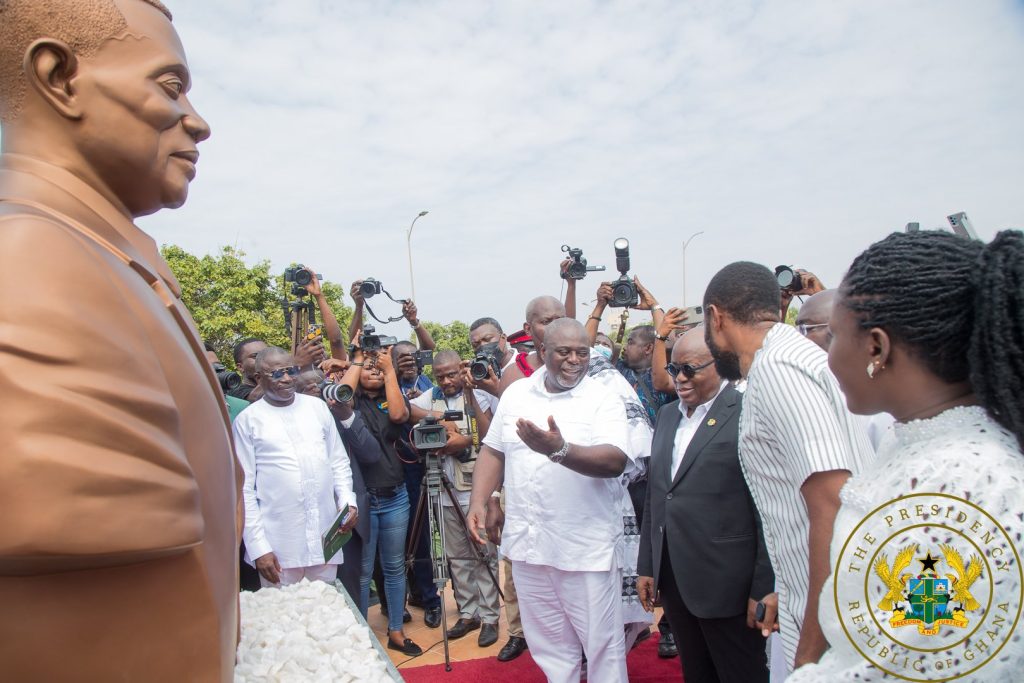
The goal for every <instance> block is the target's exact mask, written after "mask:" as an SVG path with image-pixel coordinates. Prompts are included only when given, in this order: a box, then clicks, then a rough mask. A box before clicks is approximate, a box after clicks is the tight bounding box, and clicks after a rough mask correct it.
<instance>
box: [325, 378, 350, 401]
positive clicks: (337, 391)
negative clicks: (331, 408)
mask: <svg viewBox="0 0 1024 683" xmlns="http://www.w3.org/2000/svg"><path fill="white" fill-rule="evenodd" d="M317 391H319V392H320V396H322V397H323V399H324V400H325V401H334V402H335V403H348V402H349V401H351V400H352V396H353V393H352V387H350V386H349V385H347V384H336V383H335V382H332V381H331V380H329V379H328V380H324V381H323V382H320V384H319V385H317Z"/></svg>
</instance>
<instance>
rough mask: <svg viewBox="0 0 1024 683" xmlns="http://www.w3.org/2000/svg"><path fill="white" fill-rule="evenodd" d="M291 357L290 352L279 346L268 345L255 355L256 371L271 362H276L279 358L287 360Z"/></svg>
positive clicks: (263, 368)
mask: <svg viewBox="0 0 1024 683" xmlns="http://www.w3.org/2000/svg"><path fill="white" fill-rule="evenodd" d="M291 357H292V354H290V353H288V352H287V351H285V350H284V349H282V348H281V347H279V346H268V347H267V348H265V349H263V350H262V351H260V352H259V354H257V356H256V372H263V371H264V370H265V369H266V368H267V366H268V365H270V364H271V363H277V362H278V361H280V360H288V359H290V358H291Z"/></svg>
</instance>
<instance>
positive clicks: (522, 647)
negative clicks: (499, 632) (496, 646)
mask: <svg viewBox="0 0 1024 683" xmlns="http://www.w3.org/2000/svg"><path fill="white" fill-rule="evenodd" d="M528 647H529V646H528V645H527V644H526V638H523V637H522V636H509V639H508V642H507V643H505V647H503V648H501V652H499V653H498V661H499V662H511V661H512V660H513V659H515V658H516V657H518V656H519V655H521V654H523V653H524V652H526V650H527V648H528Z"/></svg>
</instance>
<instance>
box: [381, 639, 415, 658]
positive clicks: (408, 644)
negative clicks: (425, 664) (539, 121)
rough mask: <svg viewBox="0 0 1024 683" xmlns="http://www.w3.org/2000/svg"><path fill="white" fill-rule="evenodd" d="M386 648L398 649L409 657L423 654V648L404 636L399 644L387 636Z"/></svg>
mask: <svg viewBox="0 0 1024 683" xmlns="http://www.w3.org/2000/svg"><path fill="white" fill-rule="evenodd" d="M388 649H389V650H398V651H399V652H401V653H402V654H403V655H408V656H409V657H417V656H419V655H421V654H423V649H422V648H421V647H420V646H419V645H417V644H416V643H414V642H412V641H411V640H409V639H408V638H406V639H405V640H404V641H403V642H402V644H401V645H395V641H393V640H391V638H390V637H388Z"/></svg>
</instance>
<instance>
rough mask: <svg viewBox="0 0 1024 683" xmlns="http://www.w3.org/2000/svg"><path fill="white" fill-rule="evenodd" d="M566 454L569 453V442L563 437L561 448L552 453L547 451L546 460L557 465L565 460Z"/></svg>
mask: <svg viewBox="0 0 1024 683" xmlns="http://www.w3.org/2000/svg"><path fill="white" fill-rule="evenodd" d="M567 455H569V442H568V441H565V440H564V439H563V440H562V447H561V448H559V449H558V450H557V451H555V452H554V453H548V460H550V461H551V462H553V463H555V464H556V465H558V464H560V463H561V462H562V461H563V460H565V456H567Z"/></svg>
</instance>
